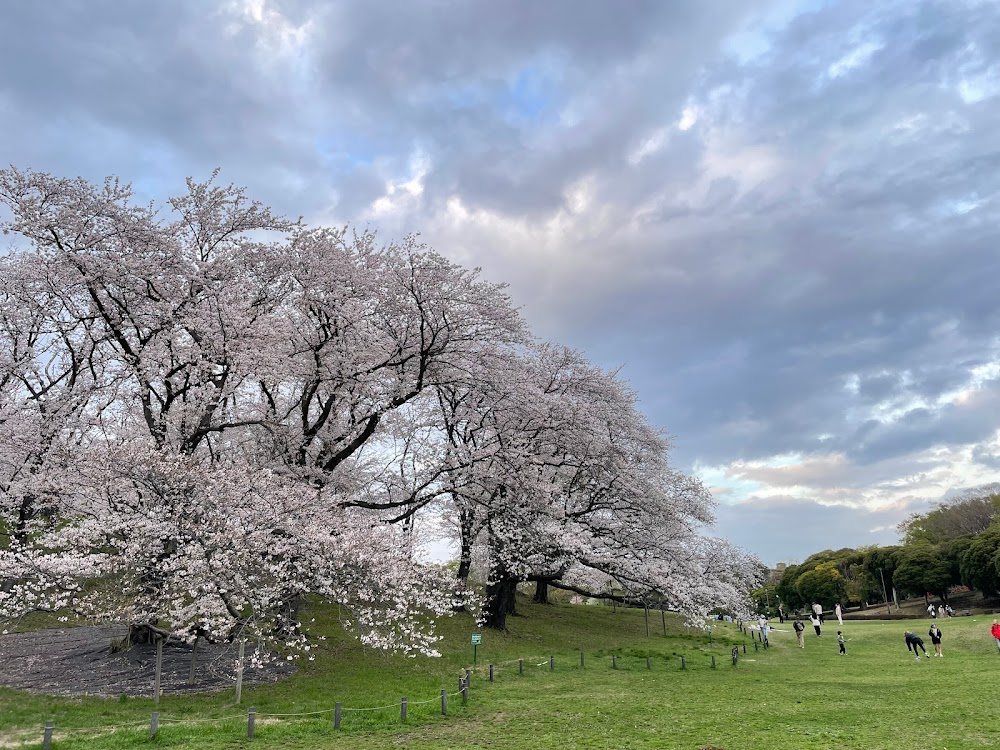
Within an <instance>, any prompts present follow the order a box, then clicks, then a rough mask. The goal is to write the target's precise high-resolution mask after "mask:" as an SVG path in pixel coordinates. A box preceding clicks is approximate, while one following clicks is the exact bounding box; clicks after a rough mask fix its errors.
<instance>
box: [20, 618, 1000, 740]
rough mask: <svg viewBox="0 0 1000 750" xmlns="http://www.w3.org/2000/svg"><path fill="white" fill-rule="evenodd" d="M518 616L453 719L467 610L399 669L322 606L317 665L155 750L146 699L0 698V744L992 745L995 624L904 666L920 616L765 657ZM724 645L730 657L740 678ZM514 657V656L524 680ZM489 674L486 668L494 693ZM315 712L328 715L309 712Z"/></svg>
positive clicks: (490, 650)
mask: <svg viewBox="0 0 1000 750" xmlns="http://www.w3.org/2000/svg"><path fill="white" fill-rule="evenodd" d="M521 608H522V611H523V612H524V613H525V616H523V617H517V618H512V619H511V620H510V631H509V632H508V633H506V634H495V633H491V632H485V633H484V634H483V643H482V645H481V646H480V647H479V650H478V664H477V665H476V668H475V672H474V676H473V680H472V687H471V691H470V693H471V694H470V700H469V704H468V705H467V706H465V707H463V706H461V704H460V700H459V698H458V696H455V695H452V696H451V697H450V698H449V715H448V716H447V717H442V716H441V714H440V701H439V694H440V691H441V689H442V688H444V689H446V690H447V691H448V692H449V693H455V692H456V691H457V688H458V676H459V673H460V671H461V670H463V669H464V668H465V667H471V666H472V664H471V661H472V647H471V645H470V635H471V634H472V633H473V632H474V631H475V630H476V628H475V627H474V625H473V623H472V622H471V620H470V619H469V618H468V617H466V616H459V617H455V618H452V619H450V620H448V621H446V622H445V623H443V627H442V633H443V635H444V636H445V640H444V642H443V644H442V651H443V656H442V658H440V659H424V658H416V659H409V658H405V657H399V656H387V655H384V654H381V653H378V652H372V651H366V650H365V649H363V648H362V647H361V646H360V645H359V644H358V643H357V642H355V641H353V640H352V639H350V638H348V637H346V636H345V635H344V634H343V633H342V632H341V631H340V629H339V627H338V625H337V618H336V612H335V611H334V610H330V609H316V610H315V611H314V612H311V613H310V615H309V617H313V616H314V617H315V618H316V622H315V623H313V625H312V627H314V628H316V629H317V632H321V633H325V634H327V635H328V640H326V641H325V642H323V643H322V645H321V648H320V649H319V654H318V656H317V659H316V661H314V662H308V663H305V664H304V665H302V668H301V670H300V672H299V673H298V674H297V675H295V676H294V677H292V678H291V679H289V680H287V681H285V682H282V683H278V684H274V685H268V686H262V687H254V688H251V689H248V690H245V691H244V700H243V705H242V706H241V707H239V708H237V707H236V706H234V705H233V693H232V691H231V690H230V691H226V692H223V693H219V694H216V695H208V696H199V697H174V696H169V695H167V696H164V698H163V700H162V701H161V703H160V706H159V711H160V713H161V717H162V718H161V727H160V734H159V736H158V737H157V738H156V740H154V741H152V742H151V741H149V740H148V738H147V735H148V726H149V716H150V712H151V711H152V710H153V706H152V701H151V700H150V699H148V698H143V699H139V698H126V699H124V700H102V699H92V698H77V699H55V698H47V697H43V696H33V695H29V694H25V693H21V692H16V691H11V690H4V691H0V747H38V746H40V743H41V738H42V726H43V725H44V722H45V720H46V719H50V718H52V719H54V720H55V724H56V731H55V738H56V742H55V743H54V745H53V747H54V748H59V749H68V748H88V749H92V750H110V749H111V748H133V747H137V746H138V747H142V746H157V747H165V748H237V747H255V748H282V749H286V748H289V749H290V748H303V749H305V748H385V747H394V748H413V749H414V750H417V749H430V748H457V747H476V748H525V747H528V748H532V749H533V750H546V749H548V748H559V750H566V749H567V748H690V749H691V750H697V749H699V748H724V749H725V750H740V749H742V748H757V747H761V748H763V747H766V748H769V749H771V750H785V749H787V750H793V749H794V750H799V749H800V748H804V747H813V748H838V749H840V748H866V749H872V748H907V750H909V749H910V748H983V747H997V746H1000V716H998V712H997V711H996V709H995V708H994V696H995V695H996V694H997V693H998V691H1000V654H998V652H997V649H996V647H995V646H994V645H993V641H992V639H991V638H990V637H989V632H988V625H989V622H991V619H992V618H988V617H982V616H980V617H964V618H956V619H954V620H944V621H941V622H940V627H941V628H942V630H943V631H944V636H945V637H944V654H945V656H944V658H941V659H938V658H934V659H922V660H921V661H920V662H916V661H914V659H913V657H912V656H911V655H909V654H908V653H907V651H906V648H905V645H904V643H903V629H904V628H905V627H909V628H910V629H912V630H914V631H916V632H917V633H918V634H921V635H925V634H926V630H927V627H928V623H927V622H925V621H922V620H916V621H911V622H909V623H901V622H891V623H885V622H848V623H845V626H844V630H845V634H846V636H847V637H848V638H849V639H850V640H849V641H848V643H847V648H848V655H847V656H846V657H842V656H839V655H838V654H837V644H836V637H835V633H836V629H837V628H836V626H835V625H834V626H833V627H830V625H829V623H828V626H827V628H825V629H824V632H823V636H822V637H820V638H817V637H816V636H814V635H812V634H811V633H809V634H807V640H806V648H805V649H799V648H798V647H797V646H796V645H795V643H794V641H795V639H794V636H793V634H792V633H791V632H790V631H789V632H774V633H773V635H772V647H771V648H770V649H768V650H766V651H765V650H763V649H761V650H760V651H757V652H755V651H754V646H753V644H752V641H751V640H750V639H749V638H746V637H744V636H743V634H741V633H739V632H738V631H737V630H736V629H735V627H734V626H731V625H720V626H719V627H717V628H716V630H715V631H714V632H713V634H712V636H711V641H710V640H709V636H708V635H707V634H704V633H702V632H692V631H689V630H688V629H686V628H685V627H684V625H683V624H682V623H681V622H680V621H679V620H678V619H676V618H670V617H668V618H667V620H666V635H664V629H663V624H662V622H661V620H660V616H659V614H658V613H651V615H650V619H649V636H648V637H647V635H646V625H645V621H644V617H643V612H642V610H621V609H618V610H617V611H613V610H611V609H609V608H604V607H582V606H568V605H557V606H537V605H531V604H528V603H523V604H522V605H521ZM307 619H308V618H307ZM926 640H927V648H928V649H930V640H929V639H926ZM732 645H737V646H738V647H739V648H740V650H741V659H740V662H739V664H738V665H737V666H736V667H733V666H732V664H731V662H730V656H729V649H730V648H731V646H732ZM744 645H746V647H747V652H748V653H747V654H746V656H745V657H744V656H743V655H742V648H743V646H744ZM580 650H583V652H584V656H585V661H586V663H585V666H584V667H582V668H581V666H580V656H579V652H580ZM612 655H614V656H615V657H616V662H617V669H612V666H611V657H612ZM712 655H715V657H716V662H717V668H716V669H712V668H711V656H712ZM550 656H554V663H555V669H554V670H551V671H550V669H549V661H548V660H549V657H550ZM681 656H684V658H685V662H686V669H684V670H683V671H682V670H681V669H680V657H681ZM647 657H649V659H650V664H651V667H652V668H651V669H647V668H646V658H647ZM518 659H523V661H524V674H523V675H522V674H520V673H519V672H518V663H517V660H518ZM490 663H493V664H494V665H496V667H495V670H494V674H495V682H493V683H492V684H491V683H489V681H488V665H489V664H490ZM0 668H2V665H0ZM403 695H405V696H407V698H408V699H409V701H410V706H409V711H408V714H409V716H408V722H407V724H405V725H403V724H402V723H401V722H400V718H399V700H400V697H401V696H403ZM418 701H427V702H424V703H417V702H418ZM335 702H340V703H342V704H343V706H344V709H345V710H344V713H343V724H342V729H341V730H340V731H339V732H334V730H333V728H332V721H333V713H332V711H331V709H332V708H333V705H334V703H335ZM251 705H252V706H254V707H255V708H256V709H257V711H258V712H260V714H261V716H260V718H259V719H258V720H257V727H256V737H255V739H254V740H252V741H250V740H247V739H246V713H245V711H246V708H247V707H248V706H251ZM383 706H384V707H385V708H379V707H383ZM347 709H376V710H364V711H356V710H347ZM316 711H323V712H325V713H317V714H311V715H310V712H316ZM265 714H269V715H265ZM274 714H306V715H298V716H287V715H286V716H274ZM182 721H184V722H189V723H178V722H182Z"/></svg>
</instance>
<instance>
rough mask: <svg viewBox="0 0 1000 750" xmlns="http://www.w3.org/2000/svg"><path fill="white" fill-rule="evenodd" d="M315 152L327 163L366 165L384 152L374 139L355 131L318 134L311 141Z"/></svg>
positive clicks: (354, 165)
mask: <svg viewBox="0 0 1000 750" xmlns="http://www.w3.org/2000/svg"><path fill="white" fill-rule="evenodd" d="M313 148H314V149H315V151H316V153H317V154H318V155H319V156H320V157H321V158H322V159H324V160H325V161H327V162H328V163H333V164H337V163H340V164H345V165H349V166H351V167H367V166H371V165H372V164H374V162H375V159H376V158H377V157H378V156H379V154H381V153H384V148H380V146H379V144H377V143H376V142H375V140H374V139H372V138H368V137H366V136H363V135H361V134H357V133H338V134H336V135H334V134H323V135H318V136H316V138H315V139H314V141H313Z"/></svg>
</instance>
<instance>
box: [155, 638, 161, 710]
mask: <svg viewBox="0 0 1000 750" xmlns="http://www.w3.org/2000/svg"><path fill="white" fill-rule="evenodd" d="M162 674H163V638H162V637H157V639H156V677H155V678H153V704H154V705H159V703H160V676H161V675H162Z"/></svg>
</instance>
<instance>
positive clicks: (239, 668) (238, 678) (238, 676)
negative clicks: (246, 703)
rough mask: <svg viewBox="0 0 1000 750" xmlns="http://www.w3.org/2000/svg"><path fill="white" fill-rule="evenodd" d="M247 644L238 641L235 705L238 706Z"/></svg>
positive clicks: (241, 695)
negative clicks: (238, 653)
mask: <svg viewBox="0 0 1000 750" xmlns="http://www.w3.org/2000/svg"><path fill="white" fill-rule="evenodd" d="M246 646H247V642H246V641H244V640H243V639H240V655H239V659H238V661H237V664H236V705H237V706H238V705H240V701H241V700H243V655H244V653H245V652H246Z"/></svg>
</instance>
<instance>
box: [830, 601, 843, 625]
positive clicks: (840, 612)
mask: <svg viewBox="0 0 1000 750" xmlns="http://www.w3.org/2000/svg"><path fill="white" fill-rule="evenodd" d="M833 612H834V614H835V615H837V622H838V623H840V624H841V625H843V624H844V618H843V614H844V613H843V610H841V609H840V602H837V606H835V607H834V608H833Z"/></svg>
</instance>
